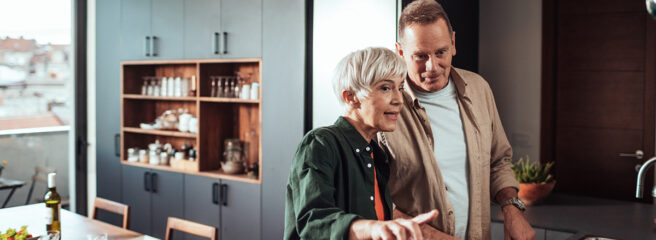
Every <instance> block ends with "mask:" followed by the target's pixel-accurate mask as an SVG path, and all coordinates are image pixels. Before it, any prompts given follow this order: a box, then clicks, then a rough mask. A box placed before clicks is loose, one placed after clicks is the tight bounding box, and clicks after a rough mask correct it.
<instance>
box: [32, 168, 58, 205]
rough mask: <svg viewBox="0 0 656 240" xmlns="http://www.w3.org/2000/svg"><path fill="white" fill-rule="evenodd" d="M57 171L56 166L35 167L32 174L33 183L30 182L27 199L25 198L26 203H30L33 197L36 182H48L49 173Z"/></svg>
mask: <svg viewBox="0 0 656 240" xmlns="http://www.w3.org/2000/svg"><path fill="white" fill-rule="evenodd" d="M54 172H57V170H55V169H54V168H45V167H39V166H36V167H34V175H32V184H30V190H29V191H28V192H27V199H25V205H27V204H29V203H30V200H31V198H32V192H34V183H36V182H41V183H43V184H48V179H47V178H46V177H45V176H46V175H48V173H54Z"/></svg>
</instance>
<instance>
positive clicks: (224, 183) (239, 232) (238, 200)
mask: <svg viewBox="0 0 656 240" xmlns="http://www.w3.org/2000/svg"><path fill="white" fill-rule="evenodd" d="M184 191H185V192H184V196H185V197H184V198H185V200H184V202H185V204H184V215H185V219H188V220H191V221H195V222H199V223H202V224H206V225H210V226H214V227H216V228H217V229H218V230H219V239H260V226H261V222H260V221H261V220H260V219H261V216H260V212H261V211H260V185H259V184H252V183H242V182H235V181H229V180H219V179H212V178H206V177H200V176H193V175H185V186H184ZM186 239H201V238H197V237H195V236H192V235H187V238H186Z"/></svg>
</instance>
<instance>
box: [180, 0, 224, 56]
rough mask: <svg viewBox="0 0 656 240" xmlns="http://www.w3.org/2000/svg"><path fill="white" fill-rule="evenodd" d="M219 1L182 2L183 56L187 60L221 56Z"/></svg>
mask: <svg viewBox="0 0 656 240" xmlns="http://www.w3.org/2000/svg"><path fill="white" fill-rule="evenodd" d="M220 7H221V1H220V0H185V1H184V35H185V40H184V56H185V58H189V59H197V58H217V57H220V56H221V52H220V49H219V48H220V40H221V37H222V36H221V34H222V33H221V8H220Z"/></svg>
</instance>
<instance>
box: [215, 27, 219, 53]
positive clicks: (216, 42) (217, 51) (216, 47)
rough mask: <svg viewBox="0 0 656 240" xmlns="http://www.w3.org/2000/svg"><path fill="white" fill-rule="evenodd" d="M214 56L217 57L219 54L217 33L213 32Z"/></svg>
mask: <svg viewBox="0 0 656 240" xmlns="http://www.w3.org/2000/svg"><path fill="white" fill-rule="evenodd" d="M214 54H215V55H218V54H220V52H219V33H218V32H214Z"/></svg>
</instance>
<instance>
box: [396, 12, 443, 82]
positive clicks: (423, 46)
mask: <svg viewBox="0 0 656 240" xmlns="http://www.w3.org/2000/svg"><path fill="white" fill-rule="evenodd" d="M404 34H405V36H404V39H403V40H401V42H400V43H396V51H397V52H398V53H399V55H401V57H403V59H404V60H405V63H406V65H408V76H409V78H410V81H409V82H408V83H409V84H411V85H412V86H413V87H414V88H415V89H417V90H419V91H423V92H436V91H439V90H441V89H442V88H444V87H446V85H447V84H448V83H449V73H450V71H451V59H452V58H453V56H455V55H456V44H455V40H456V33H455V32H453V35H452V36H449V28H448V27H447V25H446V21H444V19H441V18H440V19H438V20H437V21H435V22H433V23H430V24H425V25H422V24H411V25H409V26H407V27H406V28H405V30H404Z"/></svg>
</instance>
